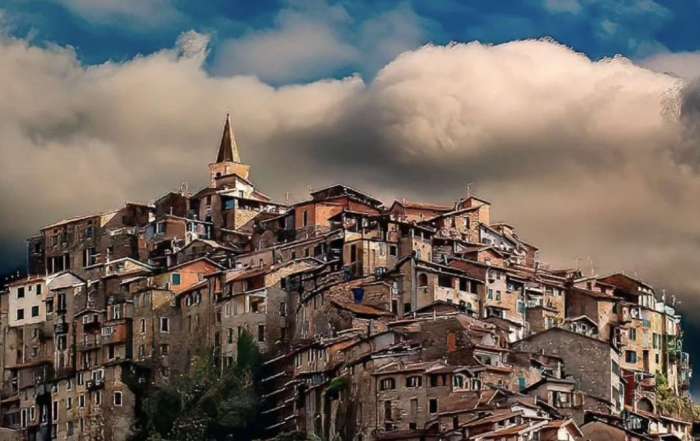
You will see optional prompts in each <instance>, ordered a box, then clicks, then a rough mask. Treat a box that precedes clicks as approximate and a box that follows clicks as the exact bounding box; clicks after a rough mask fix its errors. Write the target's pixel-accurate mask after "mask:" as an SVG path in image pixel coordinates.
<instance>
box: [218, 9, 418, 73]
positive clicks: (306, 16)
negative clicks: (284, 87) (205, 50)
mask: <svg viewBox="0 0 700 441" xmlns="http://www.w3.org/2000/svg"><path fill="white" fill-rule="evenodd" d="M424 25H425V23H423V22H422V19H421V18H420V17H418V15H416V14H415V12H414V11H413V10H412V9H411V7H410V6H409V5H408V4H399V5H398V6H397V7H395V8H393V9H389V10H387V11H384V12H382V13H379V14H377V15H371V14H370V15H369V16H368V17H367V18H365V19H364V20H362V21H357V20H356V19H355V18H354V17H351V16H350V14H349V13H348V11H347V10H346V9H345V8H344V7H343V6H342V5H341V4H329V3H327V2H325V1H323V0H317V1H301V2H291V3H290V4H289V5H288V7H287V8H285V9H282V10H281V11H280V12H279V14H278V16H277V19H276V20H275V24H274V26H273V27H272V28H269V29H253V30H251V31H249V32H248V33H246V34H244V35H243V36H241V37H239V38H233V39H228V40H224V41H223V42H222V43H221V47H220V48H219V49H218V50H217V53H216V59H215V63H214V69H215V71H216V72H217V73H220V74H227V75H230V74H244V75H256V76H258V77H259V78H260V79H262V80H263V81H270V82H274V83H288V82H295V81H304V80H309V79H315V78H318V77H319V76H324V75H330V74H333V73H335V72H337V71H340V70H360V71H363V72H370V73H374V72H375V71H376V70H377V69H379V68H381V67H382V66H383V65H384V64H386V63H387V62H388V61H390V60H391V59H393V58H394V57H395V56H396V55H398V54H400V53H401V52H403V51H406V50H409V49H413V48H415V47H417V46H420V45H421V44H423V42H424V41H425V40H426V38H427V37H426V35H425V31H424Z"/></svg>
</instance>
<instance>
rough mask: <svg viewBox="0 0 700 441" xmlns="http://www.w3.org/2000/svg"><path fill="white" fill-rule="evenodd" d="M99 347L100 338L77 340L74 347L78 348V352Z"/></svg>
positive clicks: (100, 344) (100, 345)
mask: <svg viewBox="0 0 700 441" xmlns="http://www.w3.org/2000/svg"><path fill="white" fill-rule="evenodd" d="M101 347H102V343H101V341H100V339H95V340H90V341H83V342H79V343H78V344H76V349H77V350H78V352H85V351H92V350H95V349H99V348H101Z"/></svg>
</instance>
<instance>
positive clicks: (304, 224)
mask: <svg viewBox="0 0 700 441" xmlns="http://www.w3.org/2000/svg"><path fill="white" fill-rule="evenodd" d="M302 225H303V226H305V227H306V226H307V225H309V212H308V211H306V210H304V220H303V224H302Z"/></svg>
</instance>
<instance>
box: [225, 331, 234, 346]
mask: <svg viewBox="0 0 700 441" xmlns="http://www.w3.org/2000/svg"><path fill="white" fill-rule="evenodd" d="M226 342H227V343H228V344H231V343H233V328H228V336H227V338H226Z"/></svg>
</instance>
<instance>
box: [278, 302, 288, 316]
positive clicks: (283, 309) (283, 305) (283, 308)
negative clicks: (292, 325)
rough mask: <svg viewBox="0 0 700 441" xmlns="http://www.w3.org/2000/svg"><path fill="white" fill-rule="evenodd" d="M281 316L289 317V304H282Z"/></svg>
mask: <svg viewBox="0 0 700 441" xmlns="http://www.w3.org/2000/svg"><path fill="white" fill-rule="evenodd" d="M280 316H281V317H286V316H287V302H280Z"/></svg>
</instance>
